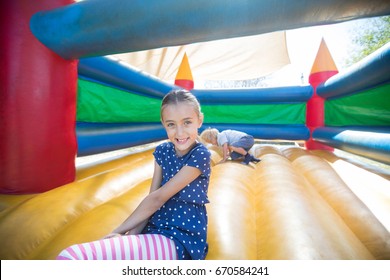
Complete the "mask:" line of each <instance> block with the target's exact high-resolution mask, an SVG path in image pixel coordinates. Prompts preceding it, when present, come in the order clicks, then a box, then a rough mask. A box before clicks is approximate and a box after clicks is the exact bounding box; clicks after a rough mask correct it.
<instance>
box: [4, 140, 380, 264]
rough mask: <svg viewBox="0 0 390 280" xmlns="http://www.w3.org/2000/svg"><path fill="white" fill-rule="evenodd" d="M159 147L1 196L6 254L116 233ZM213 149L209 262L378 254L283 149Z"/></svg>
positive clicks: (50, 252) (50, 253)
mask: <svg viewBox="0 0 390 280" xmlns="http://www.w3.org/2000/svg"><path fill="white" fill-rule="evenodd" d="M152 151H153V150H152V149H150V150H147V151H143V152H140V153H137V154H132V155H125V156H120V157H118V158H115V159H112V158H111V159H107V160H99V161H97V162H91V163H89V164H85V165H83V166H82V167H79V168H78V169H77V180H76V181H75V182H74V183H71V184H68V185H65V186H62V187H59V188H57V189H54V190H50V191H48V192H45V193H42V194H35V195H29V196H27V195H25V196H18V199H15V197H14V196H11V195H0V205H1V206H2V211H1V212H0V245H1V246H0V258H1V259H3V260H4V259H25V260H27V259H54V258H55V257H56V256H57V254H58V253H59V252H60V251H61V250H62V249H63V248H65V247H67V246H69V245H71V244H74V243H80V242H86V241H91V240H95V239H99V238H101V237H102V236H104V235H106V234H107V233H109V232H110V231H111V230H112V229H113V228H115V227H116V226H118V225H119V224H120V223H121V222H122V221H123V220H124V219H126V217H127V216H128V215H129V213H131V212H132V211H133V210H134V209H135V207H136V206H137V205H138V203H139V202H140V200H141V199H142V198H143V197H144V196H145V195H146V194H147V193H148V190H149V185H150V180H151V177H152V172H153V156H152ZM211 152H212V163H213V164H212V178H211V183H210V187H209V198H210V201H211V203H210V204H208V205H207V208H208V213H209V214H208V216H209V234H208V242H209V245H210V248H209V254H208V256H207V259H221V260H223V259H281V260H285V259H372V258H373V256H372V254H371V253H370V252H369V251H368V249H367V248H366V246H364V245H363V243H362V242H361V241H360V240H359V239H358V238H357V237H356V235H355V234H354V233H353V232H352V231H351V230H350V229H349V227H348V226H347V225H346V223H344V221H343V220H342V219H341V218H340V216H339V215H340V214H339V213H338V212H337V211H339V210H342V209H337V211H335V210H334V209H333V208H332V207H331V206H330V205H329V204H327V203H326V200H325V199H323V198H322V197H321V196H320V195H319V194H318V192H317V191H316V189H315V187H314V186H313V185H312V184H311V183H310V182H309V181H308V180H307V179H306V177H304V176H303V175H301V174H300V172H297V170H298V169H299V168H297V167H296V166H294V163H291V162H290V161H289V160H288V159H287V158H285V157H284V156H283V155H282V153H281V152H280V151H279V150H278V149H277V148H275V147H271V146H260V145H256V146H255V147H254V148H253V150H252V152H253V153H255V154H256V156H258V157H260V158H261V159H262V161H261V162H260V163H259V164H257V165H253V164H250V165H249V166H244V165H241V164H239V163H237V162H228V163H225V164H220V165H215V163H216V162H218V161H219V159H220V158H221V157H220V154H219V153H218V152H217V150H212V151H211ZM299 160H300V161H302V162H305V160H306V159H305V158H302V159H299ZM305 164H308V165H310V164H311V161H310V160H309V161H307V162H306V163H305ZM305 164H304V165H305ZM315 178H317V179H318V180H320V179H321V178H319V177H318V176H315V175H314V176H313V179H315ZM367 178H369V177H367ZM315 183H316V184H318V183H319V182H317V181H316V182H315ZM332 190H333V186H331V190H329V192H330V193H332V192H333V191H332ZM336 192H338V191H336Z"/></svg>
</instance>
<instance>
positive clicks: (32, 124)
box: [0, 0, 77, 194]
mask: <svg viewBox="0 0 390 280" xmlns="http://www.w3.org/2000/svg"><path fill="white" fill-rule="evenodd" d="M72 2H73V1H71V0H42V1H38V2H37V1H23V0H15V1H2V2H1V4H0V5H1V7H0V18H1V32H0V45H1V47H2V50H1V52H0V53H1V58H2V59H1V61H2V67H1V71H0V84H1V93H0V131H1V132H0V133H1V137H0V170H1V171H0V172H1V176H0V193H14V194H22V193H37V192H43V191H47V190H50V189H52V188H55V187H58V186H61V185H64V184H66V183H69V182H72V181H73V180H74V177H75V166H74V159H75V156H76V148H77V147H76V136H75V118H76V91H77V61H76V60H64V59H63V58H61V57H59V56H58V55H56V54H55V53H54V52H52V51H51V50H49V49H48V48H46V47H45V46H44V45H42V44H41V43H40V42H39V41H38V40H37V39H36V38H35V37H34V36H33V34H32V33H31V31H30V27H29V23H30V18H31V16H32V15H33V14H34V13H36V12H38V11H41V10H45V9H52V8H55V7H59V6H63V5H65V4H70V3H72Z"/></svg>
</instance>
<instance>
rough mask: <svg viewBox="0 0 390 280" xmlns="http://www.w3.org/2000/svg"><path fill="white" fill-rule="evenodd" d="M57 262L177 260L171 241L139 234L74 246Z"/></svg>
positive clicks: (159, 236)
mask: <svg viewBox="0 0 390 280" xmlns="http://www.w3.org/2000/svg"><path fill="white" fill-rule="evenodd" d="M57 260H177V253H176V246H175V243H174V241H173V240H171V239H169V238H167V237H165V236H163V235H161V234H139V235H123V236H119V237H113V238H109V239H101V240H97V241H93V242H88V243H82V244H75V245H72V246H70V247H68V248H66V249H64V250H63V251H62V252H61V253H60V254H59V255H58V256H57Z"/></svg>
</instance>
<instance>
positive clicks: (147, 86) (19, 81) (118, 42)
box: [0, 0, 390, 260]
mask: <svg viewBox="0 0 390 280" xmlns="http://www.w3.org/2000/svg"><path fill="white" fill-rule="evenodd" d="M30 2H31V3H30ZM0 13H1V21H2V24H1V29H2V30H1V31H2V32H1V35H0V36H1V42H2V44H1V45H2V47H1V48H2V51H1V57H2V62H3V67H2V70H1V75H0V78H1V80H0V81H1V95H0V107H1V110H0V112H1V118H0V124H1V126H0V133H1V137H0V193H1V194H0V240H1V241H0V243H1V246H0V258H1V259H3V260H4V259H23V260H30V259H38V260H50V259H54V258H55V257H56V256H57V254H58V253H59V252H60V251H61V250H62V249H64V248H65V247H67V246H69V245H72V244H75V243H81V242H88V241H92V240H96V239H99V238H102V237H103V236H105V235H106V234H108V233H110V232H111V231H112V229H114V228H115V227H117V226H118V225H119V224H120V223H121V222H122V221H123V220H124V219H125V218H126V217H127V216H128V215H129V214H130V213H131V212H132V211H133V210H134V209H135V207H136V206H137V205H138V204H139V202H140V201H141V200H142V198H143V197H145V196H146V194H147V193H148V191H149V186H150V183H151V179H152V172H153V162H154V161H153V155H152V152H153V148H154V147H155V146H156V145H157V144H158V143H160V142H161V141H166V133H165V130H164V129H163V126H162V125H161V123H160V109H159V108H160V104H161V99H162V97H163V96H164V95H165V94H166V93H167V92H169V91H170V90H171V89H174V88H179V87H184V88H188V89H190V90H191V92H192V93H193V94H194V95H195V96H196V97H197V98H198V100H199V101H200V103H201V106H202V111H203V113H204V115H205V123H204V124H203V127H202V129H204V128H207V127H216V128H218V129H219V130H223V129H237V130H240V131H244V132H247V133H249V134H251V135H253V136H254V137H255V138H256V139H258V142H257V144H255V146H254V147H253V148H252V150H253V153H254V154H255V155H256V156H257V157H259V158H261V160H262V161H261V162H260V163H259V164H256V165H249V166H244V165H241V164H237V163H236V162H234V161H232V162H227V163H224V164H219V165H215V163H216V162H218V161H219V159H220V157H221V155H220V153H219V151H218V150H216V149H211V148H210V149H211V152H212V164H213V166H212V175H211V181H210V187H209V194H208V196H209V199H210V202H211V203H210V204H208V206H207V207H208V215H209V232H208V243H209V246H210V249H209V253H208V256H207V259H210V260H212V259H221V260H225V259H241V260H256V259H262V260H294V259H390V232H389V231H390V181H389V180H390V172H389V171H388V169H385V168H379V167H375V166H373V165H370V164H369V163H367V162H366V161H363V160H352V159H351V158H349V157H346V156H342V155H339V154H337V153H335V152H334V149H338V150H343V151H346V152H349V153H352V154H356V155H358V156H361V157H364V158H367V159H370V160H373V161H376V162H380V163H382V164H383V165H385V166H387V165H389V164H390V43H388V44H386V45H385V46H383V47H382V48H380V49H379V50H377V51H376V52H375V53H373V54H371V55H370V56H368V57H366V58H365V59H364V60H362V61H360V62H359V63H357V64H355V65H353V66H352V67H350V68H348V69H347V70H346V71H344V72H342V73H341V72H340V73H339V71H338V69H337V67H336V65H335V63H334V61H333V58H332V55H331V53H330V51H329V49H328V47H327V45H326V42H325V41H322V42H321V44H320V46H319V49H318V53H317V56H316V58H315V60H314V61H313V66H312V69H311V73H309V74H310V75H309V85H304V86H286V87H273V88H243V89H197V88H196V87H194V82H195V83H196V76H193V75H192V74H191V67H189V65H191V59H190V58H189V61H188V58H187V57H186V56H185V57H184V58H183V62H182V64H181V66H182V67H181V68H180V69H179V71H178V73H177V76H176V82H175V83H169V82H167V81H164V80H161V79H159V78H157V77H155V76H152V75H149V74H147V73H145V72H143V71H140V70H139V69H137V68H136V67H134V66H132V65H130V64H126V63H123V62H121V61H118V60H115V59H112V58H110V57H107V56H106V55H110V54H119V53H131V52H138V51H144V50H151V49H155V48H164V47H170V46H180V45H187V44H193V43H198V42H208V41H213V40H219V39H227V38H241V37H243V36H250V35H258V34H267V33H271V32H276V31H284V30H288V29H293V28H300V27H307V26H314V25H324V24H333V23H338V22H343V21H348V20H353V19H359V18H367V17H374V16H383V15H390V2H389V1H386V0H372V1H369V2H367V1H356V0H346V1H334V0H322V1H294V3H293V2H292V1H286V0H280V1H268V0H262V1H226V0H214V1H203V0H198V1H179V0H167V1H158V0H150V1H138V0H136V1H120V0H111V1H104V0H96V1H92V0H90V1H88V0H86V1H81V2H77V3H74V2H73V1H72V0H40V1H33V3H32V1H23V0H14V1H2V2H1V4H0ZM188 62H189V63H188ZM253 63H255V62H253ZM287 141H288V142H289V143H295V144H291V145H279V144H278V143H281V142H287ZM302 143H303V144H302ZM130 147H133V149H130V150H124V152H122V153H120V154H114V155H110V154H108V155H107V156H101V157H100V156H99V157H96V159H94V160H91V161H89V162H86V163H84V164H79V165H76V157H84V156H91V155H98V154H99V155H100V154H102V153H106V152H110V151H116V150H120V149H126V148H130Z"/></svg>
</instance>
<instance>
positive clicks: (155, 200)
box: [110, 166, 201, 236]
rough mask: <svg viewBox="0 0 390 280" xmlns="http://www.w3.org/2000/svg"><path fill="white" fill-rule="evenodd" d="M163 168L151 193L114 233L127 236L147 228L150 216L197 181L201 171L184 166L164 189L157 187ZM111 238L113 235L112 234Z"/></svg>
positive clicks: (154, 180) (159, 171)
mask: <svg viewBox="0 0 390 280" xmlns="http://www.w3.org/2000/svg"><path fill="white" fill-rule="evenodd" d="M161 172H162V170H161V167H159V166H158V171H157V173H158V174H157V175H156V178H155V176H153V181H152V186H151V192H150V193H149V194H148V195H147V196H146V197H145V198H144V199H143V200H142V202H141V203H140V205H139V206H138V207H137V208H136V209H135V210H134V212H133V213H132V214H131V215H130V216H129V217H128V218H127V219H126V220H125V221H124V222H123V223H122V224H121V225H120V226H119V227H118V228H116V229H115V230H114V231H113V232H112V233H113V234H114V235H115V234H125V233H126V232H129V233H133V232H135V231H136V229H138V228H140V227H141V226H145V222H147V221H148V219H149V218H150V216H152V215H153V214H154V212H156V211H157V210H158V209H159V208H160V207H161V206H162V205H163V204H164V203H165V202H166V201H167V200H168V199H169V198H171V197H172V196H174V195H175V194H176V193H177V192H179V191H180V190H182V189H183V188H184V187H185V186H187V185H188V184H189V183H191V182H192V181H193V180H195V179H196V178H197V177H198V176H199V175H200V174H201V171H200V170H199V169H198V168H195V167H192V166H184V167H183V168H182V169H180V171H179V172H178V173H177V174H176V175H175V176H174V177H173V178H172V179H170V180H169V181H168V182H167V183H166V184H165V185H164V186H163V187H161V188H158V187H156V185H155V183H157V181H158V179H159V178H160V179H159V180H160V182H161V178H162V173H161ZM110 236H111V234H110Z"/></svg>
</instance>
